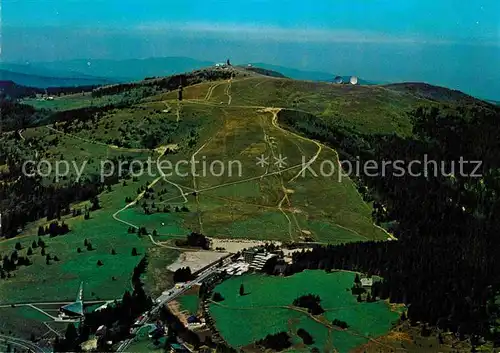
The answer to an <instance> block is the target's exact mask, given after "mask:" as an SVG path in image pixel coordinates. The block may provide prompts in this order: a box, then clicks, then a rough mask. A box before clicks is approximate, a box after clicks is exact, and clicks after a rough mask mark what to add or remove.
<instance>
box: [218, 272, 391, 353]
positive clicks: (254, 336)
mask: <svg viewBox="0 0 500 353" xmlns="http://www.w3.org/2000/svg"><path fill="white" fill-rule="evenodd" d="M353 281H354V274H353V273H350V272H332V273H326V272H322V271H318V270H316V271H304V272H302V273H298V274H295V275H293V276H291V277H272V276H264V275H260V274H251V275H243V276H240V277H232V278H230V279H228V280H226V281H224V282H222V283H221V284H219V285H218V286H217V287H216V288H215V289H214V291H216V292H219V293H221V294H222V296H223V297H224V300H223V301H221V302H219V303H215V302H212V303H211V304H210V309H209V310H210V314H211V315H212V317H213V318H214V320H215V322H216V327H217V329H218V330H219V332H220V333H221V335H222V337H223V338H224V339H225V340H226V341H227V342H228V343H229V344H230V345H232V346H234V347H245V346H248V345H250V344H251V343H253V342H255V341H256V340H258V339H261V338H264V337H265V336H266V335H268V334H270V333H277V332H280V331H285V332H288V333H289V334H290V336H291V337H292V339H293V343H294V345H295V347H294V350H293V351H297V352H299V351H303V352H306V351H309V350H310V349H311V347H317V348H318V349H319V350H320V351H321V352H334V351H337V352H339V353H344V352H349V351H350V350H352V349H354V348H356V347H357V346H360V345H362V344H364V343H366V342H368V341H370V340H373V339H375V338H377V337H379V336H382V335H384V334H386V333H387V332H388V331H389V330H390V329H391V327H392V325H393V323H394V322H395V321H397V319H398V318H399V314H398V313H396V312H393V311H391V310H390V308H389V306H388V305H387V304H386V303H385V302H382V301H379V302H374V303H366V302H361V303H358V302H357V300H356V296H353V295H352V294H351V292H350V288H351V287H352V285H353ZM241 284H243V285H244V288H245V293H246V294H245V295H243V296H240V295H239V287H240V285H241ZM309 293H311V294H315V295H319V296H320V298H321V306H322V307H323V309H324V310H325V313H324V314H322V315H319V316H317V317H313V316H311V315H309V314H308V313H307V312H304V311H303V310H301V309H299V308H295V307H292V302H293V300H294V299H296V298H297V297H299V296H301V295H305V294H309ZM334 319H339V320H342V321H346V322H347V323H348V324H349V328H348V329H346V330H342V329H339V328H337V327H334V326H332V325H331V322H332V321H333V320H334ZM299 328H303V329H305V330H306V331H308V332H309V333H310V334H311V335H312V336H313V338H314V340H315V343H314V344H313V345H311V346H309V347H307V348H306V347H304V346H302V345H301V340H300V338H298V337H297V335H296V332H297V330H298V329H299Z"/></svg>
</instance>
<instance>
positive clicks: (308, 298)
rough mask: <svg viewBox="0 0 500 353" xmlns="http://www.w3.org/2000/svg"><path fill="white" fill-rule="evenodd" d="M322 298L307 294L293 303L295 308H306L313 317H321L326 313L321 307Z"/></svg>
mask: <svg viewBox="0 0 500 353" xmlns="http://www.w3.org/2000/svg"><path fill="white" fill-rule="evenodd" d="M320 303H321V298H320V297H319V295H315V294H307V295H303V296H300V297H298V298H296V299H294V301H293V305H294V306H300V307H302V308H306V309H307V311H308V312H309V313H310V314H312V315H320V314H323V313H324V312H325V310H324V309H323V308H322V307H321V305H320Z"/></svg>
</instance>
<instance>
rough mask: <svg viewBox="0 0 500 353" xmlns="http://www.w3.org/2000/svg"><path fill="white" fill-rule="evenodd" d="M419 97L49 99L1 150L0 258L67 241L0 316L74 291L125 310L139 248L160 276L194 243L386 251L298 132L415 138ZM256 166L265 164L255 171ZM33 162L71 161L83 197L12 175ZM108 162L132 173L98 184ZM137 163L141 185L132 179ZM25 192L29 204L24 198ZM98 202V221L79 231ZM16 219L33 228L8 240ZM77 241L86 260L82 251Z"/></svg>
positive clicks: (106, 95) (300, 90) (304, 91)
mask: <svg viewBox="0 0 500 353" xmlns="http://www.w3.org/2000/svg"><path fill="white" fill-rule="evenodd" d="M231 77H232V78H231ZM179 83H180V84H182V85H183V91H182V101H179V100H178V95H179V92H178V90H177V87H178V86H179ZM417 93H418V92H417ZM417 93H416V92H415V90H408V89H401V87H397V89H396V88H394V87H391V86H388V87H384V86H348V85H344V86H338V85H330V84H326V83H313V82H306V81H295V80H291V79H286V78H276V77H269V76H264V75H260V74H258V73H256V72H249V71H248V70H246V69H242V68H238V69H233V68H229V69H221V70H212V69H206V70H198V71H195V72H193V73H188V74H186V75H179V76H173V77H169V78H158V79H154V80H147V81H141V82H138V83H134V84H131V85H115V86H110V87H105V88H103V89H100V90H99V91H97V94H96V92H94V94H88V93H87V94H75V95H68V96H62V97H56V98H55V99H54V100H53V101H50V102H47V104H48V105H47V106H44V108H45V109H47V110H45V111H44V117H46V119H45V120H42V121H38V122H37V126H31V127H28V128H26V129H24V130H21V131H18V132H17V133H16V132H13V131H12V132H6V133H3V134H2V135H1V137H0V146H1V147H2V150H1V151H2V153H0V172H1V174H0V184H1V185H0V187H1V188H2V190H1V191H2V192H4V195H6V197H5V198H3V199H2V200H0V202H1V204H0V206H2V208H3V209H6V210H8V212H6V214H4V215H3V219H4V222H6V221H5V220H6V219H7V220H8V221H9V222H10V223H9V224H7V223H4V224H5V226H4V227H3V231H4V232H7V230H10V231H11V233H10V234H8V236H13V235H14V236H15V237H14V238H13V239H2V240H0V254H1V255H2V257H3V256H10V255H11V253H12V251H13V250H14V248H15V246H16V243H17V242H18V241H19V242H21V248H22V250H20V251H19V255H20V256H28V255H27V252H28V248H29V247H30V246H31V244H32V243H33V241H37V240H38V238H39V236H38V228H39V226H41V225H42V226H47V225H48V224H49V223H50V222H53V221H59V222H63V221H64V222H65V224H66V225H68V227H69V230H70V231H69V233H68V234H65V235H58V236H56V237H49V236H48V235H47V236H42V237H43V239H45V242H46V244H47V252H48V253H50V255H51V256H52V257H53V256H54V255H55V256H57V257H58V261H53V260H51V261H48V264H47V262H46V260H45V257H44V256H43V255H41V251H40V249H37V250H36V251H34V254H33V255H29V256H31V262H32V265H31V266H25V267H23V266H21V267H20V268H18V269H16V270H15V271H12V274H11V278H10V279H9V280H0V302H1V303H4V302H5V303H12V302H18V301H26V302H29V301H42V300H46V298H51V299H54V300H56V299H57V300H66V299H68V298H72V297H73V296H74V291H75V288H76V286H77V284H78V283H79V282H80V281H82V280H83V281H85V282H86V283H87V284H86V285H87V287H88V290H89V291H90V292H91V293H92V294H90V297H91V298H95V299H96V298H101V299H103V298H104V299H112V298H116V297H119V296H120V295H121V294H122V293H123V291H124V290H125V289H127V288H129V286H130V284H129V276H130V273H131V271H132V269H133V267H134V266H135V265H136V264H137V263H138V261H139V260H140V256H133V255H132V249H133V248H136V250H137V252H138V253H139V255H144V254H147V253H151V251H152V249H154V250H155V259H159V258H162V256H163V259H162V261H156V260H155V261H151V263H150V268H149V271H151V272H152V273H159V272H161V269H162V268H164V267H165V266H167V265H168V264H169V263H171V262H172V261H174V260H175V258H176V257H177V256H178V254H179V251H182V249H179V248H177V247H176V246H175V242H174V241H175V239H179V238H180V237H185V236H186V235H187V234H188V233H189V232H192V231H195V232H200V233H202V234H204V235H207V236H209V237H218V238H229V239H253V240H277V241H282V242H300V241H308V242H316V243H328V244H340V243H348V242H359V241H366V240H387V239H389V238H390V237H391V236H390V235H389V234H388V233H387V232H386V231H385V230H384V229H382V228H381V227H378V226H376V225H374V224H373V219H372V210H373V208H372V206H371V204H370V203H367V202H365V201H364V200H363V197H362V195H361V194H360V193H359V191H360V190H359V189H358V186H357V185H356V184H355V182H353V180H352V179H351V178H349V177H347V176H345V175H341V174H340V171H339V169H340V168H339V156H338V154H337V151H335V150H333V149H332V148H330V147H327V146H326V145H324V144H322V143H320V142H318V141H316V140H313V139H310V138H307V137H305V136H302V135H300V134H298V133H297V132H299V131H301V132H302V131H303V130H302V129H301V127H300V123H301V122H304V123H305V122H310V121H313V122H314V124H315V126H316V127H317V128H318V129H320V130H322V129H323V130H325V129H331V130H332V131H343V132H346V131H347V132H349V131H352V132H353V133H356V134H363V135H366V136H370V135H373V134H397V135H400V136H409V135H411V134H412V124H411V120H410V118H409V115H408V112H409V111H410V110H412V109H414V108H416V107H418V106H419V105H420V104H422V103H425V104H431V105H432V104H435V102H436V100H437V99H438V98H439V97H437V98H436V97H435V96H434V97H433V99H434V100H432V101H431V100H430V99H429V97H424V96H423V95H421V94H417ZM448 100H449V99H448ZM25 103H27V104H31V103H33V104H34V105H35V107H38V105H37V104H39V103H37V102H34V101H33V102H32V101H30V100H26V101H25ZM478 104H479V103H478ZM308 119H309V120H308ZM309 127H310V126H308V128H309ZM308 132H309V131H308ZM319 132H320V133H321V131H319ZM311 136H312V135H311ZM259 158H264V161H265V162H266V163H264V164H261V165H259V164H257V162H258V161H259ZM28 159H35V160H40V159H45V160H47V161H49V162H50V163H52V164H55V163H56V162H58V161H63V160H66V161H70V162H72V163H73V162H74V163H75V164H77V165H80V166H81V165H82V163H85V168H84V169H83V171H82V174H81V177H80V179H79V183H74V181H75V177H76V176H77V175H78V174H77V173H76V172H71V173H70V174H69V175H68V176H67V177H66V178H62V179H60V180H56V179H55V178H54V176H53V175H48V176H45V177H42V178H39V179H36V180H33V179H29V178H26V177H24V176H22V175H21V174H20V167H19V166H21V165H23V161H26V160H28ZM108 160H112V161H113V163H118V162H124V161H126V163H125V164H124V166H125V167H124V168H125V169H126V170H127V172H126V173H123V174H116V170H115V174H109V175H107V178H106V179H105V183H104V184H101V183H100V182H99V179H100V176H101V175H100V173H101V170H102V163H103V162H105V161H108ZM279 160H281V162H282V163H278V161H279ZM132 161H137V162H138V163H137V164H139V166H141V167H143V168H146V170H145V172H144V173H137V174H134V173H135V172H137V170H136V169H130V164H131V162H132ZM193 161H196V162H197V164H195V167H194V168H193V167H192V164H191V165H190V163H192V162H193ZM165 166H167V167H168V168H167V169H165ZM169 166H170V167H169ZM175 166H179V168H178V169H176V168H175ZM148 168H149V169H148ZM222 168H224V170H221V169H222ZM159 169H161V170H162V171H163V173H161V172H160V171H159ZM309 170H314V171H315V172H316V173H317V174H319V175H317V176H315V175H313V174H311V173H310V171H309ZM321 171H323V175H321V174H322V173H321ZM16 173H18V174H16ZM28 188H29V190H36V191H37V192H36V193H33V194H32V193H28V192H26V191H24V192H23V190H25V189H28ZM71 188H72V189H71ZM68 189H69V190H77V191H78V192H67V191H65V190H68ZM48 190H50V191H48ZM59 193H64V195H65V196H64V197H62V198H60V199H58V201H57V205H58V206H57V207H55V206H54V207H52V206H51V205H53V202H54V201H53V199H52V196H50V195H59ZM20 195H21V196H20ZM22 195H33V198H27V197H26V196H24V198H23V197H22ZM69 195H76V196H69ZM86 195H92V196H91V197H87V196H86ZM94 195H95V197H94ZM30 197H31V196H30ZM95 200H98V203H99V207H96V209H95V210H94V209H92V210H91V211H90V217H88V219H85V218H86V217H84V214H85V212H87V211H88V210H89V209H90V208H92V207H94V205H95V202H96V201H95ZM90 201H92V202H90ZM49 206H50V207H49ZM49 211H50V212H51V217H49V218H50V219H47V217H45V215H46V214H47V213H48V212H49ZM16 216H17V217H18V218H19V217H21V218H26V217H28V218H29V222H28V223H27V224H19V226H17V225H16V226H14V225H15V224H16V223H15V221H16ZM18 218H17V219H18ZM7 226H8V227H7ZM131 227H132V228H142V227H144V228H145V229H146V232H148V233H149V235H145V234H143V235H138V234H137V233H131V232H130V231H129V229H130V228H131ZM5 234H6V233H4V235H5ZM152 234H154V236H153V235H152ZM85 239H88V240H89V241H90V242H91V243H92V244H93V246H94V249H92V250H89V251H87V250H86V249H85V246H84V240H85ZM78 248H81V249H82V250H83V251H81V252H79V251H78ZM33 250H34V249H33ZM113 250H114V252H115V253H116V255H114V254H113ZM162 254H163V255H162ZM29 256H28V257H29ZM99 260H101V262H102V263H103V265H97V262H98V261H99ZM147 281H148V286H149V288H153V287H157V286H156V283H155V281H156V277H155V276H154V275H153V276H148V279H147Z"/></svg>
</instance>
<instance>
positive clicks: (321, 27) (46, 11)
mask: <svg viewBox="0 0 500 353" xmlns="http://www.w3.org/2000/svg"><path fill="white" fill-rule="evenodd" d="M2 42H3V46H2V57H3V59H4V60H6V61H26V60H28V61H53V60H61V59H73V58H93V59H97V58H115V59H121V58H131V57H139V58H140V57H151V56H175V55H182V56H190V57H194V58H197V59H207V60H220V59H223V58H225V57H226V56H227V55H229V54H231V56H232V57H234V58H235V59H236V60H241V61H260V62H269V63H271V64H277V65H288V66H293V67H297V68H307V69H310V70H328V71H330V72H332V71H333V72H334V73H339V74H351V73H355V74H358V75H360V76H362V77H365V78H366V79H377V80H380V79H384V78H385V79H386V80H412V81H427V82H430V83H436V84H442V85H448V86H451V87H452V88H459V89H462V90H465V91H467V92H470V93H472V94H476V95H481V96H485V97H487V98H488V97H489V98H491V97H494V98H496V99H500V97H498V95H500V93H498V92H500V84H498V82H500V73H499V72H500V70H499V68H498V62H500V1H498V0H476V1H461V0H400V1H396V0H314V1H305V0H302V1H296V0H249V1H243V0H232V1H215V0H204V1H200V0H190V1H184V0H178V1H170V0H142V1H138V0H121V1H118V0H59V1H55V0H3V1H2ZM221 51H223V52H224V53H223V54H222V53H221ZM478 75H484V76H486V77H487V80H490V81H491V84H492V85H493V86H491V85H490V84H488V85H485V84H484V80H483V81H482V82H483V85H482V86H481V84H480V83H478V82H475V83H471V80H474V78H475V77H477V76H478ZM490 86H491V87H490Z"/></svg>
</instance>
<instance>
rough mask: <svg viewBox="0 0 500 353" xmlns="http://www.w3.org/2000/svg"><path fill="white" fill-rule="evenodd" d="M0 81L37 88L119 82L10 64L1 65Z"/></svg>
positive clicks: (75, 73) (105, 78)
mask: <svg viewBox="0 0 500 353" xmlns="http://www.w3.org/2000/svg"><path fill="white" fill-rule="evenodd" d="M0 81H13V82H15V83H17V84H19V85H23V86H29V87H37V88H47V87H73V86H91V85H107V84H112V83H116V82H119V81H118V80H114V79H111V78H107V77H93V76H89V75H84V74H81V73H77V72H65V71H54V70H48V69H45V68H41V67H38V66H33V65H28V64H26V65H22V64H21V65H20V64H9V63H0Z"/></svg>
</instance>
